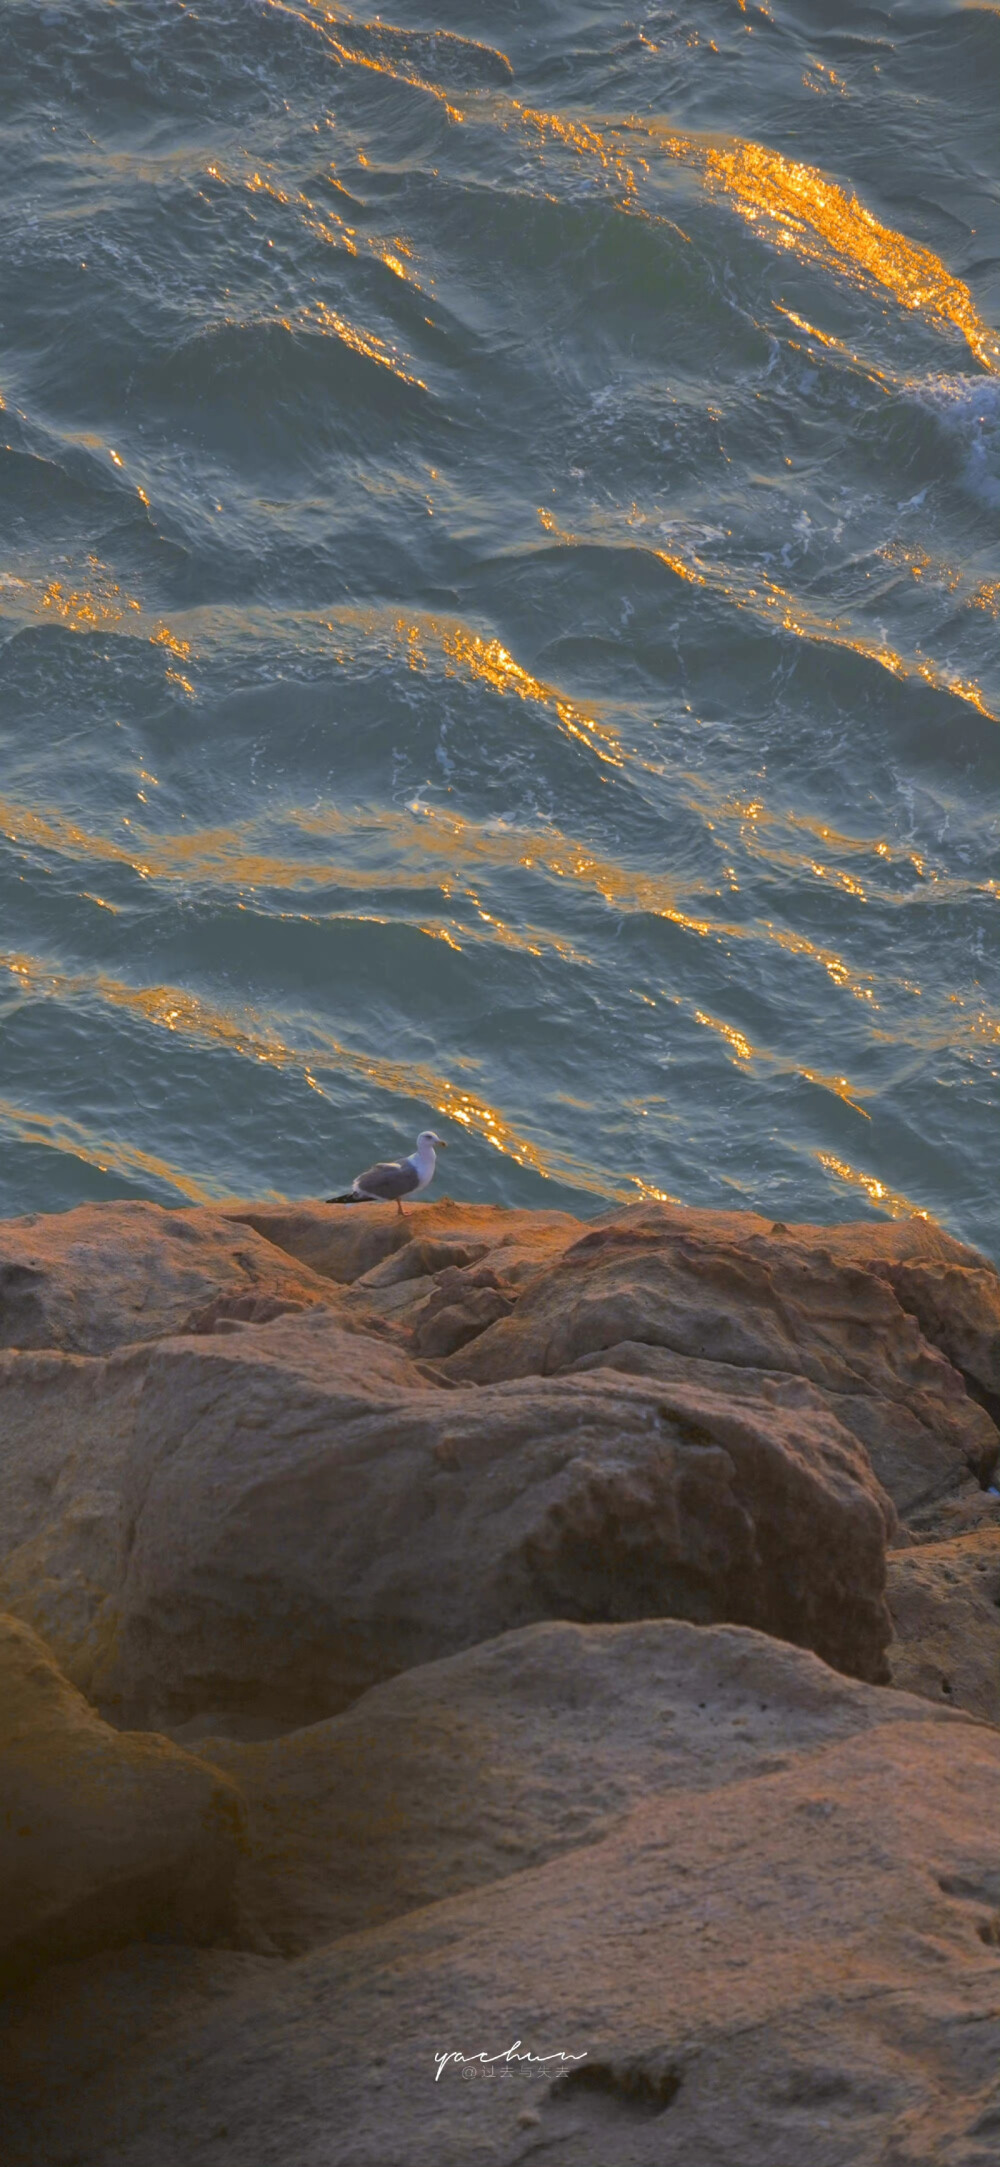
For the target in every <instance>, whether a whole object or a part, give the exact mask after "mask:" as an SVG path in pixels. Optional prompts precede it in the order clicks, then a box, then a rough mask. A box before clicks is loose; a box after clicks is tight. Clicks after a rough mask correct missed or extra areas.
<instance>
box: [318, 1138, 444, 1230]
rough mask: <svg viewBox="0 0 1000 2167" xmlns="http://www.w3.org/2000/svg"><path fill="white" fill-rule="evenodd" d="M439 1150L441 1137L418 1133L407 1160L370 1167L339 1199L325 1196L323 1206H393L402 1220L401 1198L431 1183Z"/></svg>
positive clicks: (343, 1190) (341, 1193) (442, 1139)
mask: <svg viewBox="0 0 1000 2167" xmlns="http://www.w3.org/2000/svg"><path fill="white" fill-rule="evenodd" d="M443 1149H444V1138H443V1137H442V1136H435V1134H434V1131H433V1129H421V1131H420V1134H419V1136H418V1137H417V1148H416V1150H415V1151H411V1153H410V1156H409V1158H408V1159H386V1160H383V1161H382V1162H381V1163H380V1164H379V1165H378V1166H370V1167H369V1168H368V1170H367V1172H366V1173H364V1174H358V1175H356V1176H355V1179H354V1181H353V1182H352V1183H351V1186H350V1188H349V1189H342V1190H341V1191H340V1194H339V1196H328V1197H327V1203H328V1204H395V1206H396V1210H397V1211H398V1212H399V1213H400V1215H401V1216H402V1217H404V1218H405V1216H406V1215H405V1213H404V1212H403V1198H404V1196H417V1195H418V1194H419V1192H420V1190H421V1189H426V1188H427V1186H428V1184H429V1183H430V1182H432V1181H433V1179H434V1168H435V1166H436V1164H437V1158H436V1153H437V1151H442V1150H443Z"/></svg>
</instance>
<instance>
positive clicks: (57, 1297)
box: [0, 1203, 332, 1354]
mask: <svg viewBox="0 0 1000 2167" xmlns="http://www.w3.org/2000/svg"><path fill="white" fill-rule="evenodd" d="M220 1296H224V1297H228V1296H234V1297H240V1296H244V1297H245V1296H250V1297H251V1298H256V1299H259V1298H260V1297H268V1298H271V1299H272V1300H274V1299H277V1300H279V1301H281V1302H283V1303H295V1304H298V1305H300V1306H302V1305H305V1304H308V1303H311V1302H317V1301H324V1302H329V1301H330V1300H331V1299H332V1297H331V1293H330V1288H329V1286H328V1285H326V1284H325V1283H324V1281H323V1280H321V1279H314V1278H313V1275H312V1274H311V1273H310V1272H309V1271H308V1270H306V1269H304V1268H303V1267H302V1266H301V1265H299V1264H292V1263H290V1262H289V1260H288V1258H287V1257H286V1256H284V1255H283V1254H282V1252H281V1250H280V1249H276V1248H274V1247H273V1246H272V1245H271V1244H270V1243H269V1242H266V1241H264V1240H263V1239H262V1237H261V1236H259V1235H257V1234H255V1233H253V1232H252V1231H251V1229H250V1228H247V1229H246V1230H245V1231H243V1232H237V1231H235V1230H234V1228H233V1227H232V1226H231V1225H230V1224H229V1223H228V1222H227V1221H226V1220H224V1219H223V1218H221V1217H220V1215H219V1214H218V1213H216V1212H214V1211H205V1210H197V1209H196V1210H190V1211H164V1210H162V1209H161V1207H160V1205H158V1204H143V1203H123V1204H81V1205H80V1206H79V1207H78V1209H77V1210H75V1211H67V1212H62V1213H58V1214H56V1213H54V1214H52V1215H49V1216H44V1215H42V1214H40V1213H35V1214H33V1215H32V1216H31V1217H29V1218H26V1219H7V1220H4V1221H3V1222H2V1224H0V1348H3V1347H20V1348H43V1347H53V1348H62V1349H64V1350H66V1351H68V1352H72V1353H77V1354H108V1353H110V1351H111V1349H112V1348H114V1347H120V1346H124V1345H126V1344H128V1343H129V1342H130V1341H132V1340H147V1339H160V1338H164V1337H166V1335H167V1334H168V1333H171V1332H180V1331H184V1330H186V1328H187V1324H188V1320H189V1319H190V1318H191V1317H192V1315H197V1314H198V1313H199V1312H203V1311H204V1310H205V1308H206V1305H208V1304H209V1303H211V1302H214V1301H215V1300H216V1299H217V1298H218V1297H220Z"/></svg>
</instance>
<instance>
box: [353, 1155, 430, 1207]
mask: <svg viewBox="0 0 1000 2167" xmlns="http://www.w3.org/2000/svg"><path fill="white" fill-rule="evenodd" d="M419 1187H420V1176H419V1174H418V1172H417V1169H416V1167H415V1166H411V1165H410V1162H409V1159H385V1160H383V1161H382V1162H381V1164H380V1165H378V1166H370V1167H369V1168H368V1172H367V1173H366V1174H359V1175H358V1176H357V1178H356V1180H355V1182H354V1191H355V1194H356V1195H360V1196H371V1197H379V1198H381V1199H382V1200H383V1202H385V1203H389V1204H391V1203H392V1201H393V1199H394V1198H395V1197H398V1196H409V1194H410V1191H411V1189H418V1188H419Z"/></svg>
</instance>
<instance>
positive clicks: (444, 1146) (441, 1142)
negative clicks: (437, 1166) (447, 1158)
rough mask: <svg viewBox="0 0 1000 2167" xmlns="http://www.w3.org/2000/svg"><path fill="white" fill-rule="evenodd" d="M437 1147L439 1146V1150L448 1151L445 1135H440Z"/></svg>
mask: <svg viewBox="0 0 1000 2167" xmlns="http://www.w3.org/2000/svg"><path fill="white" fill-rule="evenodd" d="M437 1148H438V1150H439V1151H447V1149H448V1146H447V1144H446V1143H445V1140H444V1137H443V1136H439V1137H438V1140H437Z"/></svg>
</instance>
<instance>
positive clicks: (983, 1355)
mask: <svg viewBox="0 0 1000 2167" xmlns="http://www.w3.org/2000/svg"><path fill="white" fill-rule="evenodd" d="M875 1268H876V1270H878V1271H879V1272H880V1273H881V1274H882V1275H883V1276H884V1277H885V1278H886V1279H887V1280H888V1282H889V1285H890V1286H891V1288H892V1290H893V1293H894V1294H895V1296H896V1300H897V1301H898V1302H899V1304H900V1307H901V1308H903V1309H906V1310H908V1311H909V1312H910V1314H911V1316H914V1317H916V1320H917V1323H918V1324H919V1326H920V1329H921V1331H922V1333H923V1335H924V1338H925V1339H929V1340H930V1341H931V1343H932V1345H933V1346H935V1347H940V1348H941V1351H942V1353H943V1354H946V1355H947V1357H948V1360H949V1362H951V1363H953V1364H954V1367H955V1368H956V1369H958V1370H961V1372H962V1375H963V1376H964V1377H965V1379H966V1381H967V1383H968V1384H969V1387H970V1389H971V1390H972V1391H974V1392H977V1391H978V1392H980V1393H981V1394H982V1395H983V1399H984V1404H986V1405H987V1406H988V1407H989V1408H990V1411H991V1413H992V1414H993V1415H994V1416H995V1415H996V1414H997V1412H998V1410H1000V1278H998V1276H997V1273H996V1272H995V1271H994V1270H993V1268H992V1266H988V1265H986V1264H985V1262H984V1264H983V1268H982V1269H981V1270H977V1269H974V1268H971V1267H970V1266H968V1265H965V1264H955V1263H943V1262H935V1263H923V1262H921V1263H899V1264H896V1263H885V1264H879V1265H877V1266H876V1267H875Z"/></svg>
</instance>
